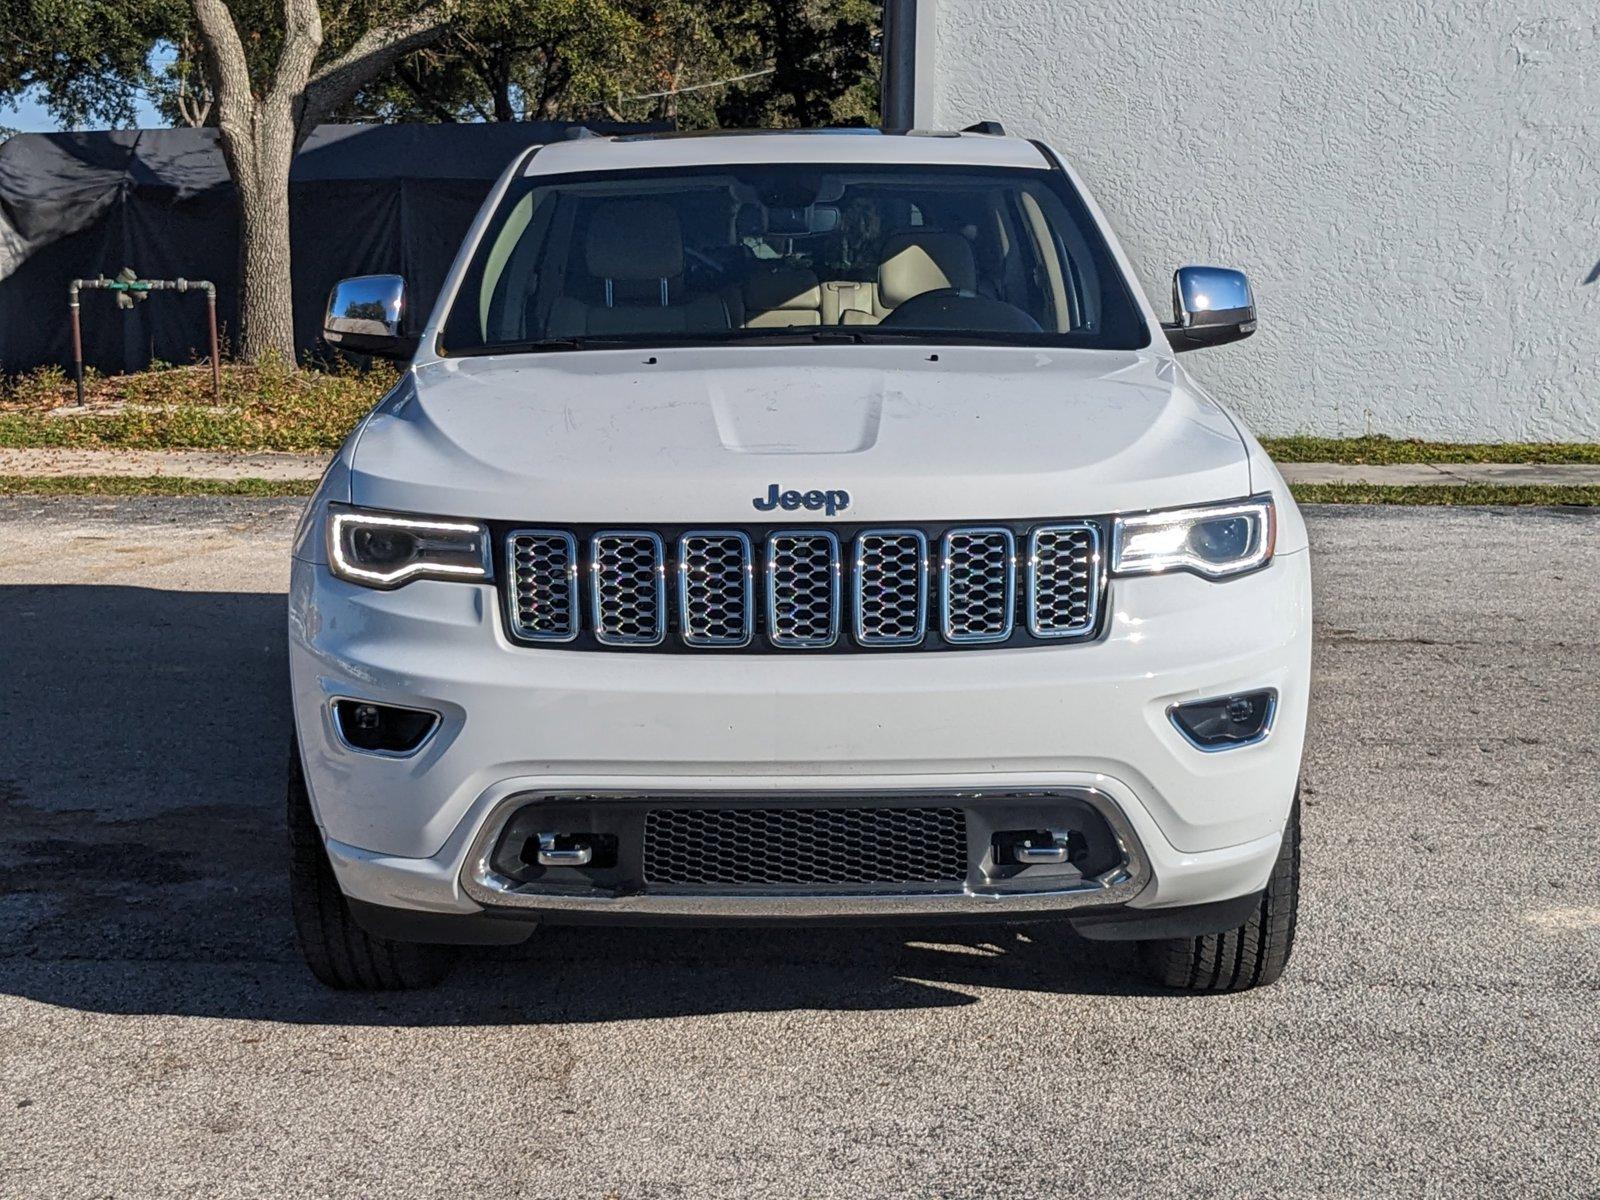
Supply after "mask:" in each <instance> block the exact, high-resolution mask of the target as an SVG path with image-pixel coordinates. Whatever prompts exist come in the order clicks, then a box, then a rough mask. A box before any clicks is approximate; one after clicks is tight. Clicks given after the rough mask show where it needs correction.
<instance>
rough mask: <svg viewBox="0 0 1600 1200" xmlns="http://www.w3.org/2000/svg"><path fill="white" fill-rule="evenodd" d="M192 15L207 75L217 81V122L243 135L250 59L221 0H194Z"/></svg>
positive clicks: (247, 125)
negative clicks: (206, 63) (201, 46)
mask: <svg viewBox="0 0 1600 1200" xmlns="http://www.w3.org/2000/svg"><path fill="white" fill-rule="evenodd" d="M194 16H195V23H196V24H197V25H198V26H199V27H200V42H201V44H202V45H203V46H204V47H205V52H206V58H207V59H208V60H209V62H210V64H211V77H212V78H213V79H215V80H216V81H217V88H216V99H217V124H218V126H219V127H221V128H222V130H223V131H224V132H226V133H229V134H232V135H234V136H241V137H242V136H245V135H247V134H248V132H249V129H250V125H251V120H250V109H251V104H252V100H253V96H252V92H251V87H250V61H249V60H248V59H247V58H246V57H245V54H244V43H243V42H241V41H240V40H239V30H238V28H237V27H236V26H235V25H234V23H233V14H232V13H230V12H229V11H228V6H227V5H226V4H224V3H223V0H194Z"/></svg>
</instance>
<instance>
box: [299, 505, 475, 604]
mask: <svg viewBox="0 0 1600 1200" xmlns="http://www.w3.org/2000/svg"><path fill="white" fill-rule="evenodd" d="M490 561H491V560H490V557H489V530H488V529H487V528H486V527H485V526H483V525H480V524H479V523H478V522H476V521H446V520H436V519H434V518H431V517H406V516H400V515H398V514H396V513H380V512H369V511H367V510H366V509H360V508H351V507H350V506H349V505H347V504H330V505H328V565H329V566H330V567H331V568H332V569H333V573H334V574H335V575H337V576H338V577H339V578H340V579H348V580H349V581H350V582H351V583H359V584H362V585H363V586H365V587H374V588H394V587H399V586H400V585H401V584H403V583H410V582H411V581H412V580H413V579H487V578H489V574H490V565H489V564H490Z"/></svg>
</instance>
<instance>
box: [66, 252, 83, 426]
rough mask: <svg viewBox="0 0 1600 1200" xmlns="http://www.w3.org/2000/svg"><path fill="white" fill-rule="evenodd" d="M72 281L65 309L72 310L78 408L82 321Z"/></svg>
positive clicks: (80, 384)
mask: <svg viewBox="0 0 1600 1200" xmlns="http://www.w3.org/2000/svg"><path fill="white" fill-rule="evenodd" d="M82 282H83V281H82V280H80V279H74V280H73V281H72V284H71V286H70V287H68V288H67V307H68V308H69V309H71V310H72V377H73V379H75V380H76V381H77V384H78V406H79V407H80V408H81V407H82V406H83V321H82V319H81V318H80V317H79V316H78V285H79V284H80V283H82Z"/></svg>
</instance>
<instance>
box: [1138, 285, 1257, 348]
mask: <svg viewBox="0 0 1600 1200" xmlns="http://www.w3.org/2000/svg"><path fill="white" fill-rule="evenodd" d="M1172 314H1173V318H1174V320H1173V323H1172V324H1171V325H1163V326H1162V327H1161V328H1162V329H1164V330H1165V331H1166V334H1167V341H1168V342H1169V343H1170V344H1171V346H1172V349H1173V352H1174V353H1176V354H1181V353H1182V352H1183V351H1185V350H1200V349H1203V348H1204V347H1206V346H1223V345H1226V344H1227V343H1229V342H1237V341H1239V340H1240V339H1241V338H1247V337H1249V336H1250V335H1251V334H1252V333H1254V332H1255V331H1256V301H1255V297H1254V296H1253V295H1251V292H1250V281H1249V280H1248V279H1246V278H1245V276H1244V272H1243V271H1230V270H1229V269H1228V268H1227V267H1179V268H1178V270H1177V271H1176V272H1175V273H1174V274H1173V276H1172Z"/></svg>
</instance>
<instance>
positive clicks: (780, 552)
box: [767, 532, 841, 649]
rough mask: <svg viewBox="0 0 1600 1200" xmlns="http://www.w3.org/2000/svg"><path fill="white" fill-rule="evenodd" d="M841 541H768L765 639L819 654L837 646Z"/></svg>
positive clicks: (782, 536)
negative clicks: (824, 649)
mask: <svg viewBox="0 0 1600 1200" xmlns="http://www.w3.org/2000/svg"><path fill="white" fill-rule="evenodd" d="M839 567H840V564H839V539H838V538H836V537H834V536H833V534H831V533H823V532H800V533H787V532H785V533H774V534H772V535H771V536H770V537H768V538H767V638H768V639H769V640H770V641H771V642H772V644H773V645H774V646H782V647H789V648H797V649H821V648H823V647H826V646H831V645H833V644H834V642H836V641H838V640H839V588H840V584H841V580H840V578H839Z"/></svg>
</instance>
